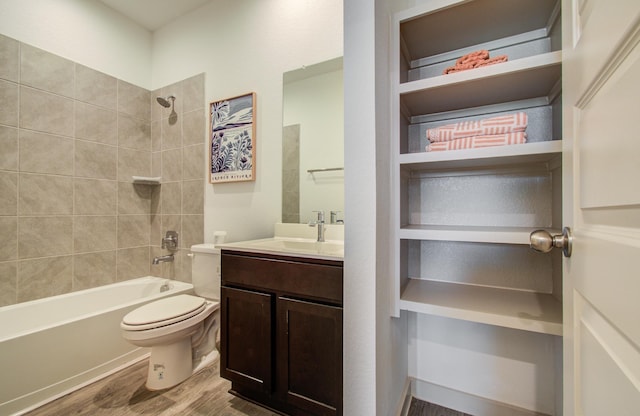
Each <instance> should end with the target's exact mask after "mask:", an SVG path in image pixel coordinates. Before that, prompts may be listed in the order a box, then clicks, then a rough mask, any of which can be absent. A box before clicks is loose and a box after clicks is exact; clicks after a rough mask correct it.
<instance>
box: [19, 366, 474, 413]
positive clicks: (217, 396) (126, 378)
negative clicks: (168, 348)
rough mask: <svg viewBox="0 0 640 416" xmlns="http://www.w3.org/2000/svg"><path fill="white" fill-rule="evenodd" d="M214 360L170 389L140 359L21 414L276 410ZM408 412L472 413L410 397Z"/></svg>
mask: <svg viewBox="0 0 640 416" xmlns="http://www.w3.org/2000/svg"><path fill="white" fill-rule="evenodd" d="M218 364H219V362H218V363H215V364H212V365H210V366H209V367H206V368H204V369H203V370H202V371H200V372H199V373H198V374H196V375H194V376H192V377H191V378H189V379H188V380H186V381H185V382H183V383H182V384H179V385H177V386H175V387H173V388H171V389H167V390H162V391H149V390H147V389H146V388H145V386H144V383H145V380H146V377H147V365H148V360H143V361H140V362H139V363H136V364H134V365H132V366H131V367H128V368H125V369H123V370H121V371H119V372H117V373H115V374H112V375H110V376H108V377H106V378H104V379H102V380H99V381H97V382H95V383H93V384H90V385H88V386H86V387H84V388H82V389H80V390H77V391H75V392H73V393H70V394H67V395H66V396H63V397H61V398H59V399H57V400H55V401H53V402H50V403H47V404H45V405H44V406H42V407H39V408H37V409H35V410H33V411H31V412H28V413H25V416H71V415H75V416H84V415H87V416H89V415H91V416H100V415H109V416H139V415H153V416H184V415H202V416H214V415H215V416H242V415H245V416H277V414H276V413H273V412H270V411H269V410H267V409H263V408H262V407H260V406H256V405H255V404H253V403H250V402H247V401H245V400H242V399H240V398H238V397H236V396H233V395H231V394H229V393H228V391H229V389H230V388H231V383H230V382H229V381H227V380H225V379H223V378H220V375H219V374H220V373H219V371H218ZM408 416H470V415H467V414H466V413H461V412H457V411H454V410H450V409H446V408H444V407H440V406H437V405H434V404H431V403H426V402H422V401H420V400H416V399H415V398H414V399H412V401H411V407H410V409H409V413H408Z"/></svg>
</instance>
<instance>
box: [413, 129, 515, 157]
mask: <svg viewBox="0 0 640 416" xmlns="http://www.w3.org/2000/svg"><path fill="white" fill-rule="evenodd" d="M526 142H527V133H524V132H517V133H505V134H487V135H483V136H471V137H464V138H462V139H455V140H449V141H447V142H437V143H431V144H429V145H427V148H426V150H427V152H439V151H443V150H460V149H478V148H481V147H492V146H504V145H508V144H523V143H526Z"/></svg>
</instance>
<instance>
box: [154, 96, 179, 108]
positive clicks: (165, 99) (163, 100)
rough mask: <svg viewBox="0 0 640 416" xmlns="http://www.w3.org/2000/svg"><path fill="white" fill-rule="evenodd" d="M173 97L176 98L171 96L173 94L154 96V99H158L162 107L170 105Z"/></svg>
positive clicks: (173, 99)
mask: <svg viewBox="0 0 640 416" xmlns="http://www.w3.org/2000/svg"><path fill="white" fill-rule="evenodd" d="M175 99H176V97H175V96H173V95H169V96H168V97H158V98H156V100H157V101H158V104H160V105H161V106H163V107H164V108H169V107H171V105H172V104H173V102H174V101H175ZM169 100H171V102H169Z"/></svg>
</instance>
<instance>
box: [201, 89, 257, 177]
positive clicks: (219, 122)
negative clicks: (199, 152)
mask: <svg viewBox="0 0 640 416" xmlns="http://www.w3.org/2000/svg"><path fill="white" fill-rule="evenodd" d="M255 98H256V94H255V93H253V92H252V93H249V94H246V95H241V96H238V97H234V98H229V99H226V100H220V101H214V102H212V103H211V104H210V107H209V116H210V120H211V124H210V126H211V130H210V132H209V133H210V146H209V150H210V154H209V160H210V164H209V167H210V169H209V182H211V183H221V182H238V181H253V180H255V159H256V157H255V156H256V153H255V152H256V151H255V148H256V146H255V140H256V138H255V132H256V130H255V121H254V118H255V112H256V111H255V110H256V105H255Z"/></svg>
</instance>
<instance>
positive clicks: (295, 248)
mask: <svg viewBox="0 0 640 416" xmlns="http://www.w3.org/2000/svg"><path fill="white" fill-rule="evenodd" d="M220 247H221V248H222V249H236V250H242V251H255V252H261V253H264V252H266V253H274V254H287V255H303V256H304V257H317V258H332V259H334V258H339V259H342V258H343V257H344V243H343V242H342V241H325V242H317V241H315V240H312V239H306V238H283V237H273V238H265V239H261V240H250V241H241V242H238V243H229V244H223V245H222V246H220Z"/></svg>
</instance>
